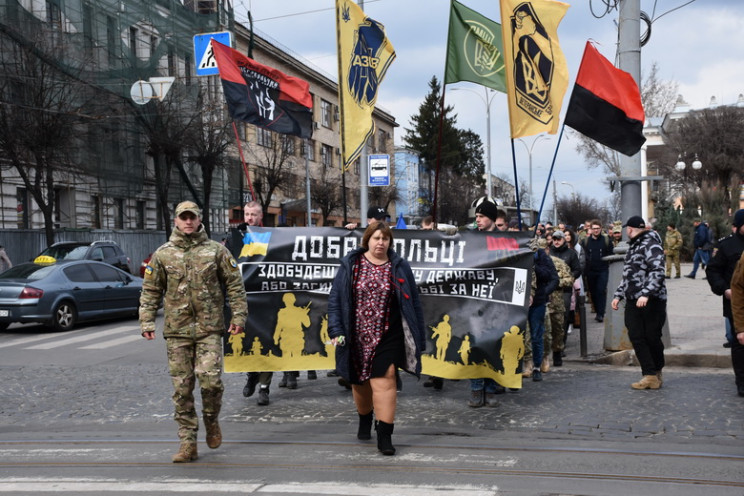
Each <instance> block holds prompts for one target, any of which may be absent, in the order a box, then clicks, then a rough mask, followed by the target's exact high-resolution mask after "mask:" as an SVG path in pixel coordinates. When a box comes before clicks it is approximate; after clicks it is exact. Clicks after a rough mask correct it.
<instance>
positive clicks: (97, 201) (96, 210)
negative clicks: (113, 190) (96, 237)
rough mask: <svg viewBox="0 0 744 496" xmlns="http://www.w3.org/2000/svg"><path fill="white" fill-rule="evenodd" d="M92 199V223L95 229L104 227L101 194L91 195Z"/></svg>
mask: <svg viewBox="0 0 744 496" xmlns="http://www.w3.org/2000/svg"><path fill="white" fill-rule="evenodd" d="M90 201H91V203H92V205H91V224H93V225H92V226H91V227H93V228H94V229H100V228H101V227H103V226H102V225H101V221H102V218H101V210H102V207H103V205H102V200H101V197H100V196H99V195H91V197H90Z"/></svg>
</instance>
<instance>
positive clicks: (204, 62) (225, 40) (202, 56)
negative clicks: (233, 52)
mask: <svg viewBox="0 0 744 496" xmlns="http://www.w3.org/2000/svg"><path fill="white" fill-rule="evenodd" d="M213 39H215V40H217V41H219V42H220V43H222V44H223V45H227V46H229V47H232V33H230V32H229V31H222V32H220V33H206V34H197V35H196V36H194V67H196V75H197V76H214V75H216V74H219V71H218V70H217V60H215V58H214V53H213V52H212V44H211V43H210V42H211V41H212V40H213Z"/></svg>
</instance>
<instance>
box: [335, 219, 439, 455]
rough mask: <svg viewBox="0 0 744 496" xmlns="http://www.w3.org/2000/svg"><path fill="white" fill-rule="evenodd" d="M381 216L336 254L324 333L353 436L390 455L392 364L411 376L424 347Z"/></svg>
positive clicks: (414, 293)
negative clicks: (349, 404)
mask: <svg viewBox="0 0 744 496" xmlns="http://www.w3.org/2000/svg"><path fill="white" fill-rule="evenodd" d="M392 241H393V233H392V231H391V230H390V228H389V227H388V226H387V225H386V224H385V223H384V222H373V223H372V224H370V225H369V227H367V230H366V231H364V236H363V237H362V242H361V247H360V248H357V249H356V250H354V251H353V252H351V253H349V254H348V255H347V256H345V257H344V258H343V259H341V265H340V267H339V270H338V273H337V274H336V278H335V279H334V281H333V287H332V288H331V293H330V295H329V298H328V335H329V336H330V337H331V342H332V343H333V344H334V345H335V346H336V370H337V372H338V374H339V375H340V376H341V377H342V378H344V379H346V380H347V381H348V382H349V383H351V385H352V386H351V388H352V393H353V396H354V403H355V404H356V408H357V413H358V414H359V430H358V432H357V438H359V439H370V438H371V437H372V435H371V431H372V418H373V411H374V416H375V417H376V418H377V422H375V429H376V430H377V448H378V449H379V450H380V451H381V452H382V453H383V454H385V455H393V454H395V448H394V447H393V444H392V440H391V435H392V433H393V426H394V423H395V407H396V401H397V394H398V393H397V388H396V381H395V374H396V370H397V369H398V368H401V369H403V370H405V371H406V372H409V373H411V374H415V375H416V376H417V377H418V376H419V374H420V373H421V352H422V351H423V350H424V348H425V346H426V345H425V337H424V315H423V311H422V309H421V303H420V301H419V294H418V288H417V287H416V282H415V280H414V277H413V272H412V271H411V267H410V265H408V262H407V261H406V260H404V259H403V258H401V257H400V256H399V255H398V254H397V253H395V252H394V251H393V250H392V249H391V248H390V246H391V243H392Z"/></svg>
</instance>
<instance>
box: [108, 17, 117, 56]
mask: <svg viewBox="0 0 744 496" xmlns="http://www.w3.org/2000/svg"><path fill="white" fill-rule="evenodd" d="M116 31H117V29H116V18H115V17H111V16H108V17H106V50H107V51H108V62H109V64H113V63H114V60H115V59H116Z"/></svg>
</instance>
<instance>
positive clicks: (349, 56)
mask: <svg viewBox="0 0 744 496" xmlns="http://www.w3.org/2000/svg"><path fill="white" fill-rule="evenodd" d="M336 38H337V42H338V100H339V106H340V108H341V150H342V162H343V164H342V165H343V169H344V170H346V169H348V168H349V166H350V165H351V164H352V163H354V161H355V160H356V159H357V158H358V157H359V154H360V153H361V152H362V148H363V147H364V143H366V142H367V139H368V138H369V137H370V136H372V135H373V134H374V132H375V124H374V122H373V120H372V112H373V111H374V109H375V102H376V101H377V90H378V89H379V86H380V83H382V80H383V78H384V77H385V73H386V72H387V70H388V67H389V66H390V64H391V63H392V62H393V60H394V59H395V49H394V48H393V45H392V44H391V43H390V42H389V41H388V39H387V36H386V35H385V27H384V26H383V25H382V24H380V23H379V22H377V21H375V20H374V19H371V18H369V17H367V16H366V15H365V14H364V12H363V11H362V9H360V8H359V6H358V5H357V4H355V3H354V2H352V1H351V0H336Z"/></svg>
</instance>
